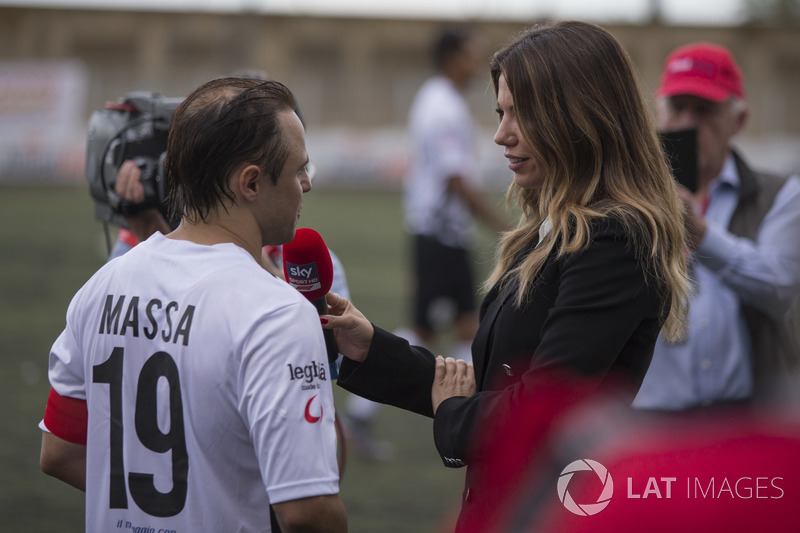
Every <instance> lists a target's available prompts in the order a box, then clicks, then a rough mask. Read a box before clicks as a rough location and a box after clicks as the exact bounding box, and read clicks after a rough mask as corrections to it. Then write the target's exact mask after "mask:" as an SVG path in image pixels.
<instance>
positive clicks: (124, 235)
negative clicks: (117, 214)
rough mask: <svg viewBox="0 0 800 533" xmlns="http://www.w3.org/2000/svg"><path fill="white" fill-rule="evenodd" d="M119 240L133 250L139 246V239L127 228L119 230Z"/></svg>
mask: <svg viewBox="0 0 800 533" xmlns="http://www.w3.org/2000/svg"><path fill="white" fill-rule="evenodd" d="M117 239H119V240H120V241H122V242H124V243H125V244H127V245H128V246H130V247H131V248H133V247H134V246H136V245H137V244H139V238H138V237H136V235H134V234H133V232H132V231H130V230H127V229H125V228H119V232H118V233H117Z"/></svg>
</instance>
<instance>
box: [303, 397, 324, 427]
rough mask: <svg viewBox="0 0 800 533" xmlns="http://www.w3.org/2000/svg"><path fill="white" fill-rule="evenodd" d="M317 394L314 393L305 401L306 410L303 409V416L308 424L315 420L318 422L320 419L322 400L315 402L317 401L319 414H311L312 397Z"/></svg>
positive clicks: (314, 422) (313, 422)
mask: <svg viewBox="0 0 800 533" xmlns="http://www.w3.org/2000/svg"><path fill="white" fill-rule="evenodd" d="M317 396H319V395H318V394H315V395H314V396H312V397H311V399H309V400H308V401H307V402H306V410H305V413H304V416H305V418H306V422H308V423H309V424H316V423H317V422H319V421H320V420H321V419H322V401H319V402H317V403H319V416H315V415H313V414H311V404H312V403H313V402H314V399H315V398H316V397H317Z"/></svg>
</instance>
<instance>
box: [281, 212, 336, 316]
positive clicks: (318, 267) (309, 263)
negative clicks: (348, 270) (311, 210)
mask: <svg viewBox="0 0 800 533" xmlns="http://www.w3.org/2000/svg"><path fill="white" fill-rule="evenodd" d="M283 273H284V275H285V276H286V281H288V282H289V285H291V286H292V287H294V288H295V289H297V290H298V291H300V292H301V293H303V296H305V297H306V299H308V300H311V301H314V300H318V299H320V298H324V297H325V295H326V294H328V292H329V291H330V290H331V284H332V283H333V263H332V262H331V254H330V252H329V251H328V246H327V245H326V244H325V241H324V240H322V237H321V236H320V234H319V233H317V232H316V231H314V230H313V229H311V228H299V229H297V230H296V231H295V234H294V239H292V241H291V242H287V243H286V244H284V245H283Z"/></svg>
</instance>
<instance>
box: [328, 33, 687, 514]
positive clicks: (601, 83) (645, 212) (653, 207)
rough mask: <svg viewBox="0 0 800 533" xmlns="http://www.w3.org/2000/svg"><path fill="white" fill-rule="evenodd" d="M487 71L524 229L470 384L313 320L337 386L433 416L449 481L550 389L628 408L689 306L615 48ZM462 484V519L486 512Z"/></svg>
mask: <svg viewBox="0 0 800 533" xmlns="http://www.w3.org/2000/svg"><path fill="white" fill-rule="evenodd" d="M490 68H491V77H492V81H493V84H494V89H495V94H496V96H497V113H498V117H499V119H500V124H499V127H498V130H497V133H496V135H495V142H496V143H497V144H498V145H500V146H503V147H504V153H505V156H506V157H507V158H508V160H509V169H510V170H511V171H512V172H513V174H514V178H513V183H512V184H511V186H510V188H509V192H508V196H509V200H513V201H516V203H517V205H518V206H519V207H520V208H521V211H522V216H521V218H520V220H519V223H518V225H517V227H516V229H514V230H512V231H510V232H508V233H507V234H505V235H504V236H503V237H502V240H501V242H500V246H499V251H498V261H497V265H496V267H495V269H494V272H493V273H492V274H491V276H490V278H489V280H488V281H487V283H486V287H487V290H488V292H487V294H486V297H485V299H484V301H483V304H482V306H481V310H480V319H481V323H480V328H479V330H478V333H477V335H476V337H475V340H474V342H473V345H472V356H473V364H474V381H473V377H472V367H470V366H469V365H467V364H464V363H463V362H460V363H457V362H455V361H453V360H446V361H445V360H443V359H441V358H438V359H437V358H435V357H434V356H433V354H431V353H430V352H429V351H427V350H425V349H423V348H420V347H414V346H409V344H408V343H407V342H406V341H405V340H403V339H401V338H399V337H396V336H394V335H392V334H390V333H388V332H386V331H384V330H382V329H380V328H378V327H376V326H373V325H372V324H370V323H369V322H368V321H367V319H366V318H365V317H364V316H363V315H362V314H361V313H360V312H359V311H358V310H357V309H355V308H354V307H353V306H352V305H351V304H350V303H349V302H347V301H346V300H342V299H339V298H338V297H337V296H336V295H334V294H329V295H328V303H329V304H330V310H331V314H330V315H328V316H325V317H322V322H323V327H325V328H329V329H330V328H332V329H334V331H335V334H336V339H337V342H338V345H339V349H340V351H341V352H342V353H343V354H344V355H345V356H346V357H345V359H344V361H343V363H342V366H341V371H340V375H339V380H338V383H339V385H341V386H342V387H344V388H345V389H347V390H349V391H351V392H354V393H356V394H359V395H362V396H364V397H366V398H369V399H371V400H374V401H378V402H382V403H387V404H391V405H395V406H398V407H401V408H404V409H408V410H411V411H414V412H417V413H420V414H423V415H426V416H433V418H434V440H435V443H436V447H437V449H438V451H439V453H440V454H441V456H442V460H443V462H444V463H445V465H447V466H464V465H469V466H470V467H473V466H475V465H479V464H480V463H481V459H482V458H481V450H480V449H478V448H477V447H476V446H474V444H475V443H476V442H477V441H478V439H477V438H476V437H477V432H478V431H479V428H480V427H481V426H480V421H481V419H482V418H481V417H492V416H493V413H495V414H497V413H498V412H503V413H506V414H507V413H508V412H509V410H513V409H515V404H516V402H519V401H522V398H525V399H526V401H530V399H531V398H534V401H535V398H536V389H537V384H538V383H542V382H543V381H544V382H548V380H551V379H555V376H559V379H561V376H564V375H576V374H578V375H580V376H581V377H580V381H581V383H588V385H587V387H586V388H587V389H593V388H595V387H596V386H598V385H600V384H603V383H607V382H611V381H613V382H614V383H615V384H617V385H619V386H621V388H622V389H623V390H625V391H626V392H627V394H629V395H630V397H631V399H632V398H633V395H634V394H635V392H636V390H637V389H638V387H639V385H640V384H641V381H642V379H643V377H644V374H645V372H646V370H647V367H648V365H649V363H650V358H651V356H652V353H653V346H654V343H655V340H656V337H657V335H658V333H659V331H660V330H662V328H663V330H664V332H665V334H666V335H667V336H668V337H670V338H673V339H676V338H678V337H679V336H680V334H681V330H682V323H683V319H684V318H685V314H686V301H687V294H688V291H689V287H688V283H687V278H686V262H685V256H684V233H683V224H682V218H681V211H680V208H679V203H678V200H677V195H676V191H675V188H674V183H673V179H672V176H671V175H670V172H669V170H668V169H667V166H666V163H665V159H664V156H663V153H662V151H661V147H660V145H659V142H658V140H657V136H656V131H655V128H654V125H653V122H652V118H651V116H650V114H649V112H648V111H647V109H646V107H645V103H644V99H643V98H642V95H641V91H640V89H639V86H638V83H637V81H636V77H635V74H634V71H633V68H632V65H631V62H630V59H629V57H628V55H627V54H626V53H625V51H624V50H623V49H622V47H621V46H620V45H619V43H618V42H617V41H616V40H615V39H614V38H613V37H612V36H611V35H610V34H609V33H608V32H606V31H605V30H603V29H601V28H600V27H598V26H596V25H593V24H587V23H582V22H561V23H557V24H554V25H551V26H544V27H537V28H534V29H531V30H529V31H527V32H525V33H523V34H522V35H521V36H520V37H519V38H517V39H516V40H515V41H514V42H512V43H511V44H509V45H508V46H507V47H505V48H503V49H502V50H500V51H499V52H497V53H496V54H495V55H494V57H493V58H492V61H491V65H490ZM434 382H436V385H434ZM587 393H588V390H587ZM470 470H471V468H470V469H468V472H467V484H466V488H465V491H464V502H463V505H464V506H467V505H469V503H470V502H471V501H474V499H476V498H490V497H491V495H490V494H489V490H488V489H487V488H485V487H474V486H471V483H470V482H471V478H472V476H471V475H470ZM554 490H555V488H554ZM462 511H463V509H462Z"/></svg>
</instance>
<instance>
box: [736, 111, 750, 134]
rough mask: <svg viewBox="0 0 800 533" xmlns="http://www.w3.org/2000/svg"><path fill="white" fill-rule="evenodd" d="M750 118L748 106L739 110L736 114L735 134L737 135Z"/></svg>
mask: <svg viewBox="0 0 800 533" xmlns="http://www.w3.org/2000/svg"><path fill="white" fill-rule="evenodd" d="M748 118H750V113H749V112H748V110H747V108H746V107H745V108H743V109H742V110H741V111H739V112H738V113H737V115H736V119H735V120H736V123H735V126H734V132H733V134H734V135H736V134H738V133H739V132H740V131H742V129H743V128H744V125H745V124H747V119H748Z"/></svg>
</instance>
